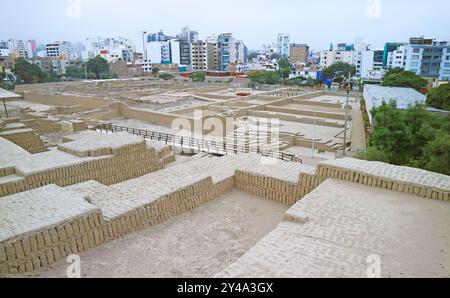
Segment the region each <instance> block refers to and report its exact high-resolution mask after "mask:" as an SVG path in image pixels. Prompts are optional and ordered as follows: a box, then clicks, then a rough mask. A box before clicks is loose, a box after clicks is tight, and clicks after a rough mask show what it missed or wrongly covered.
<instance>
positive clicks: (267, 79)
mask: <svg viewBox="0 0 450 298" xmlns="http://www.w3.org/2000/svg"><path fill="white" fill-rule="evenodd" d="M248 78H249V79H250V81H251V82H252V83H254V84H261V85H276V84H279V83H280V82H281V78H280V74H279V73H278V72H275V71H268V70H257V71H251V72H250V73H249V75H248Z"/></svg>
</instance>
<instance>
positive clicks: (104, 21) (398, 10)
mask: <svg viewBox="0 0 450 298" xmlns="http://www.w3.org/2000/svg"><path fill="white" fill-rule="evenodd" d="M76 1H81V10H80V15H79V18H78V17H77V14H76V10H70V11H71V13H69V14H68V13H67V8H68V7H69V5H70V2H76ZM377 3H380V4H381V6H380V10H379V12H378V10H377V6H376V5H377ZM0 7H1V8H0V10H1V11H2V25H1V26H0V39H7V38H18V39H36V40H37V41H38V42H39V43H43V42H51V41H55V40H70V41H84V39H85V38H86V37H95V36H103V37H107V36H110V37H113V36H118V35H121V36H126V37H129V38H132V39H134V40H135V41H136V45H139V34H138V32H139V31H142V30H147V31H150V32H153V31H158V30H159V29H163V30H164V31H165V32H166V33H167V34H169V35H175V34H176V33H178V32H179V31H180V29H181V27H182V26H185V25H189V26H190V27H191V28H192V29H195V30H197V31H198V32H199V33H200V37H201V38H205V37H207V36H209V35H210V34H211V33H221V32H232V33H234V35H235V36H236V37H237V38H239V39H243V40H245V42H246V43H247V45H248V46H249V48H251V49H259V48H260V46H261V45H262V44H268V43H270V42H275V40H276V34H277V33H279V32H285V33H289V34H291V40H292V42H297V43H308V44H310V45H311V47H312V48H313V49H315V50H322V49H325V48H327V47H328V45H329V44H330V42H354V40H355V38H356V37H363V38H364V41H365V42H366V43H370V44H372V45H374V46H377V47H382V46H383V44H384V42H387V41H406V40H407V39H408V38H409V37H411V36H421V35H424V36H427V37H436V38H450V1H448V0H427V1H423V0H308V1H306V0H258V1H257V0H225V1H218V0H158V1H154V0H146V1H145V0H126V1H121V0H0ZM368 8H373V9H369V12H368Z"/></svg>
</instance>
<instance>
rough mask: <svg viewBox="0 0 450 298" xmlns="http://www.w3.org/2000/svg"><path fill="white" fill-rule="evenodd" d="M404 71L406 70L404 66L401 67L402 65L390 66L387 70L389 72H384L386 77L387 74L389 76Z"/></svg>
mask: <svg viewBox="0 0 450 298" xmlns="http://www.w3.org/2000/svg"><path fill="white" fill-rule="evenodd" d="M403 71H404V69H403V68H400V67H393V68H389V69H388V70H387V72H386V73H385V74H384V76H385V77H386V76H388V75H392V74H396V73H401V72H403Z"/></svg>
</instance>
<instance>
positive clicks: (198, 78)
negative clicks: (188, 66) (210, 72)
mask: <svg viewBox="0 0 450 298" xmlns="http://www.w3.org/2000/svg"><path fill="white" fill-rule="evenodd" d="M189 78H190V79H191V80H192V82H204V81H205V80H206V73H205V72H194V73H193V74H191V75H190V76H189Z"/></svg>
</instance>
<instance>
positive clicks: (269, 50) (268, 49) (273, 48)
mask: <svg viewBox="0 0 450 298" xmlns="http://www.w3.org/2000/svg"><path fill="white" fill-rule="evenodd" d="M276 53H278V46H277V45H275V44H274V43H272V44H270V45H263V46H262V49H261V55H264V56H266V57H267V58H270V56H272V55H273V54H276Z"/></svg>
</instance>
